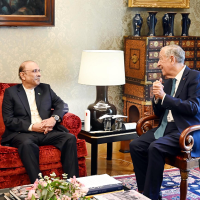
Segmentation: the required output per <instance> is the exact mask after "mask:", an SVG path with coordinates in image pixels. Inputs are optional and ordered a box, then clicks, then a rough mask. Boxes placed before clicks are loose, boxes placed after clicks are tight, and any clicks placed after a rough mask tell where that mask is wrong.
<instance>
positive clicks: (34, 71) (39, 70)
mask: <svg viewBox="0 0 200 200" xmlns="http://www.w3.org/2000/svg"><path fill="white" fill-rule="evenodd" d="M26 71H31V72H33V73H37V72H39V73H41V72H42V70H41V69H33V70H24V71H22V72H26Z"/></svg>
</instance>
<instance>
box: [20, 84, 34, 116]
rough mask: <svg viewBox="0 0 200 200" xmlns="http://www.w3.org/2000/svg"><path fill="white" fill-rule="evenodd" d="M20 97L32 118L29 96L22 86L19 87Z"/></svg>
mask: <svg viewBox="0 0 200 200" xmlns="http://www.w3.org/2000/svg"><path fill="white" fill-rule="evenodd" d="M17 91H18V93H17V94H18V96H19V98H20V100H21V102H22V104H23V106H24V108H25V109H26V111H27V113H28V114H29V116H30V117H31V111H30V107H29V103H28V99H27V96H26V92H25V90H24V88H23V86H22V84H20V85H19V87H18V90H17Z"/></svg>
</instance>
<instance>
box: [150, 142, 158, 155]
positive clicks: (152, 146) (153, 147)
mask: <svg viewBox="0 0 200 200" xmlns="http://www.w3.org/2000/svg"><path fill="white" fill-rule="evenodd" d="M158 151H159V144H157V143H156V142H152V143H151V144H150V145H149V148H148V152H149V153H153V152H158Z"/></svg>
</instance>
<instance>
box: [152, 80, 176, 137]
mask: <svg viewBox="0 0 200 200" xmlns="http://www.w3.org/2000/svg"><path fill="white" fill-rule="evenodd" d="M175 85H176V79H175V78H174V79H172V90H171V96H173V94H174V91H175ZM168 113H169V110H168V109H166V110H165V114H164V116H163V119H162V122H161V124H160V126H159V127H158V129H157V130H156V131H155V132H154V136H155V138H156V139H158V138H160V137H162V136H163V135H164V132H165V129H166V126H167V115H168Z"/></svg>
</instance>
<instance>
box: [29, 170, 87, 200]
mask: <svg viewBox="0 0 200 200" xmlns="http://www.w3.org/2000/svg"><path fill="white" fill-rule="evenodd" d="M62 176H63V179H60V178H59V177H56V174H55V173H52V174H50V177H49V176H44V178H43V177H42V174H41V173H40V174H39V177H40V179H39V180H38V179H37V180H36V181H35V183H34V184H33V186H32V187H31V188H30V189H29V192H28V197H27V198H26V200H35V199H40V200H77V199H80V200H83V199H86V197H85V195H86V194H87V192H88V188H86V187H85V186H84V185H83V184H81V183H79V182H78V181H77V180H76V177H75V176H74V177H73V178H70V182H67V174H62Z"/></svg>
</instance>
